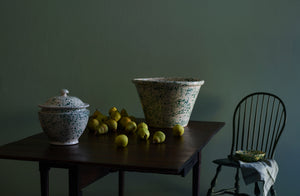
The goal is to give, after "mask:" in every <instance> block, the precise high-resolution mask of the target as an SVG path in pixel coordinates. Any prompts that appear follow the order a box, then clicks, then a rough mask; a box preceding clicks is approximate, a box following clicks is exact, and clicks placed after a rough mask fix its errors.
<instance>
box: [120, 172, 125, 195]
mask: <svg viewBox="0 0 300 196" xmlns="http://www.w3.org/2000/svg"><path fill="white" fill-rule="evenodd" d="M119 196H124V171H123V170H119Z"/></svg>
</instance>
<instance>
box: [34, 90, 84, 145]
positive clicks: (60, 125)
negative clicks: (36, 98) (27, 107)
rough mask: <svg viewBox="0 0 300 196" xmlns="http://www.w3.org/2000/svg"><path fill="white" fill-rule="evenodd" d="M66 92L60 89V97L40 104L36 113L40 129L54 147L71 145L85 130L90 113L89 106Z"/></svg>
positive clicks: (75, 142) (76, 141)
mask: <svg viewBox="0 0 300 196" xmlns="http://www.w3.org/2000/svg"><path fill="white" fill-rule="evenodd" d="M68 93H69V91H68V90H66V89H62V90H61V95H60V96H56V97H52V98H50V99H48V100H47V101H46V102H45V103H44V104H40V105H39V107H40V108H41V110H40V111H39V112H38V115H39V120H40V123H41V127H42V129H43V131H44V132H45V134H46V135H47V136H48V138H49V142H50V143H51V144H55V145H73V144H77V143H78V139H79V137H80V136H81V135H82V133H83V131H84V129H85V128H86V125H87V122H88V118H89V114H90V111H89V110H88V109H86V107H88V106H89V104H86V103H83V102H82V101H81V100H80V99H78V98H77V97H72V96H68V95H67V94H68Z"/></svg>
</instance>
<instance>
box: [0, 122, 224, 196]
mask: <svg viewBox="0 0 300 196" xmlns="http://www.w3.org/2000/svg"><path fill="white" fill-rule="evenodd" d="M224 124H225V123H223V122H199V121H190V122H189V124H188V127H186V128H185V133H184V135H183V136H182V137H174V136H173V135H172V130H171V129H160V130H162V131H164V132H165V134H166V141H165V142H164V143H162V144H153V143H152V142H150V141H148V142H146V141H142V140H139V139H138V138H137V136H136V135H135V134H133V135H129V137H128V138H129V143H128V146H127V147H126V148H123V149H120V148H117V147H116V146H115V144H114V138H115V136H116V134H115V133H110V134H106V135H100V136H95V135H92V134H90V133H88V132H85V133H84V134H83V135H82V136H81V137H80V140H79V144H77V145H72V146H55V145H51V144H49V143H48V139H47V137H46V135H45V134H44V133H40V134H36V135H33V136H30V137H28V138H25V139H22V140H20V141H16V142H12V143H9V144H6V145H4V146H1V147H0V158H1V159H14V160H24V161H37V162H39V169H40V177H41V179H40V180H41V195H42V196H48V195H49V169H50V168H66V169H68V170H69V195H70V196H80V195H82V191H81V189H82V188H84V187H86V186H87V185H89V184H91V183H92V182H94V181H95V180H97V179H99V178H101V177H103V176H105V175H107V174H109V173H110V172H119V195H124V172H125V171H135V172H150V173H160V174H174V175H181V176H183V177H184V176H186V175H187V173H188V172H189V171H190V170H191V169H193V184H192V188H193V191H192V193H193V196H198V195H199V183H200V165H201V150H202V149H203V148H204V146H205V145H206V144H207V143H208V141H209V140H210V139H211V138H212V136H213V135H214V134H216V133H217V132H218V131H219V130H220V129H221V128H222V127H223V126H224ZM156 130H157V129H154V128H150V132H151V133H153V132H154V131H156Z"/></svg>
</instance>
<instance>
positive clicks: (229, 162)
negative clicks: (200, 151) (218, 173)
mask: <svg viewBox="0 0 300 196" xmlns="http://www.w3.org/2000/svg"><path fill="white" fill-rule="evenodd" d="M213 163H215V164H217V165H225V166H228V167H235V168H239V167H240V164H239V162H237V161H235V160H232V159H229V158H225V159H216V160H214V161H213Z"/></svg>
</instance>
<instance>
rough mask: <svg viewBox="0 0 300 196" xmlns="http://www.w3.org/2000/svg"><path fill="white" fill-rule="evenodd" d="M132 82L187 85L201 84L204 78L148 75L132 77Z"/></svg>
mask: <svg viewBox="0 0 300 196" xmlns="http://www.w3.org/2000/svg"><path fill="white" fill-rule="evenodd" d="M132 82H133V83H135V84H171V85H172V84H178V85H187V86H201V85H203V84H204V80H200V79H197V78H191V77H190V78H189V77H150V78H134V79H132Z"/></svg>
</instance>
